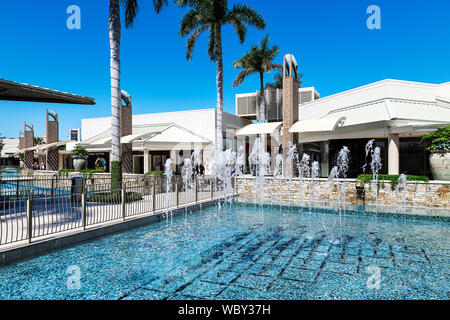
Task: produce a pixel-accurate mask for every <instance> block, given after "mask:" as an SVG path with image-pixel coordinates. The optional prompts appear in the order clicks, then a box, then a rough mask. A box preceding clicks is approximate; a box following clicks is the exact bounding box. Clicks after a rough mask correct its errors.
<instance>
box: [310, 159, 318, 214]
mask: <svg viewBox="0 0 450 320" xmlns="http://www.w3.org/2000/svg"><path fill="white" fill-rule="evenodd" d="M319 170H320V166H319V162H317V161H313V163H312V164H311V180H310V187H309V190H310V193H309V202H310V204H309V207H310V210H312V208H313V207H314V203H315V202H316V192H317V187H318V183H317V182H318V179H319Z"/></svg>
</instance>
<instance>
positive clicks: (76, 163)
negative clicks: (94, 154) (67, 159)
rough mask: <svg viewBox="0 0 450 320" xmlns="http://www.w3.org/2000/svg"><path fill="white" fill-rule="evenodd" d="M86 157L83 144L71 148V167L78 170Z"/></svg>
mask: <svg viewBox="0 0 450 320" xmlns="http://www.w3.org/2000/svg"><path fill="white" fill-rule="evenodd" d="M87 158H88V152H87V151H86V148H85V147H83V146H76V147H75V149H73V150H72V159H73V167H74V168H75V171H77V172H80V171H81V170H83V169H84V167H85V166H86V160H87Z"/></svg>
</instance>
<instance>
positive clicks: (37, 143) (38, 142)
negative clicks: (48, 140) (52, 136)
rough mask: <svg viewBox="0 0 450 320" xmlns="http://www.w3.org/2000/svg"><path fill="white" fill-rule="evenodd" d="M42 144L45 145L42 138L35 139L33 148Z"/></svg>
mask: <svg viewBox="0 0 450 320" xmlns="http://www.w3.org/2000/svg"><path fill="white" fill-rule="evenodd" d="M41 144H45V140H44V139H42V138H41V137H33V146H38V145H41Z"/></svg>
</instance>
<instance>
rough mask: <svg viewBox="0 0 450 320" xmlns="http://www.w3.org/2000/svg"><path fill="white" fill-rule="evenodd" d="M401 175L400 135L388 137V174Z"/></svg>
mask: <svg viewBox="0 0 450 320" xmlns="http://www.w3.org/2000/svg"><path fill="white" fill-rule="evenodd" d="M399 173H400V138H399V136H398V134H390V135H388V174H399Z"/></svg>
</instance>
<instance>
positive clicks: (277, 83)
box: [265, 73, 283, 90]
mask: <svg viewBox="0 0 450 320" xmlns="http://www.w3.org/2000/svg"><path fill="white" fill-rule="evenodd" d="M265 89H266V90H267V89H283V75H282V74H281V73H277V74H276V75H274V76H273V82H267V83H266V87H265Z"/></svg>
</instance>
